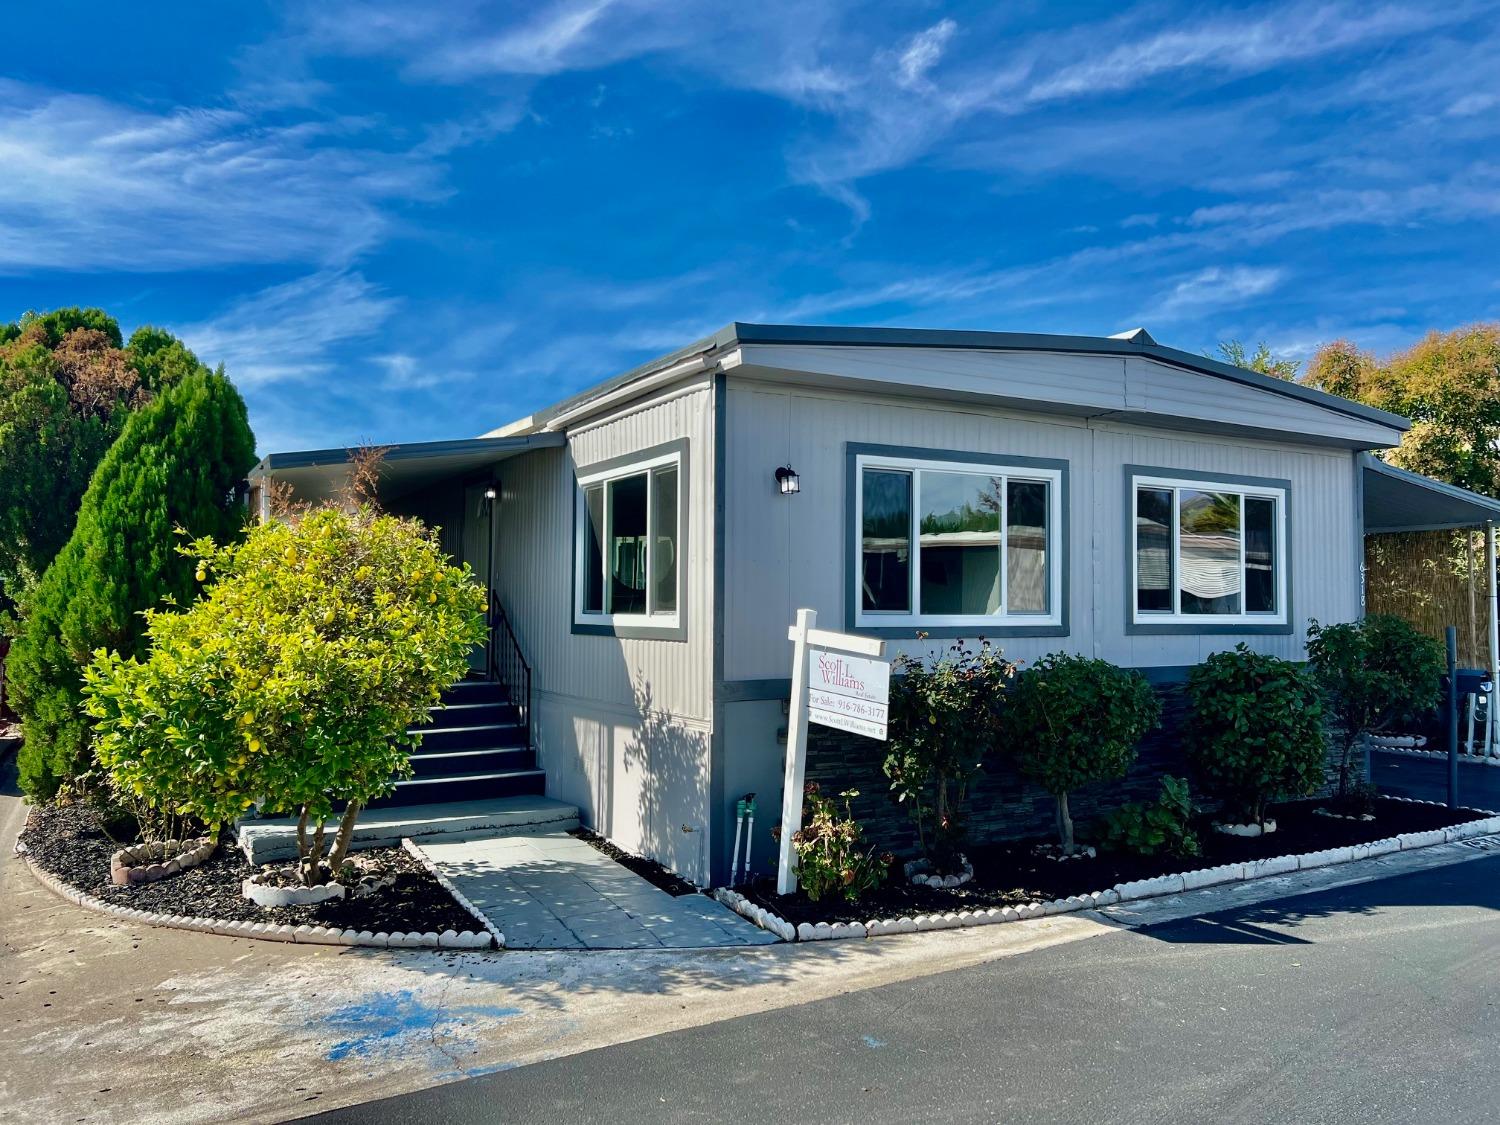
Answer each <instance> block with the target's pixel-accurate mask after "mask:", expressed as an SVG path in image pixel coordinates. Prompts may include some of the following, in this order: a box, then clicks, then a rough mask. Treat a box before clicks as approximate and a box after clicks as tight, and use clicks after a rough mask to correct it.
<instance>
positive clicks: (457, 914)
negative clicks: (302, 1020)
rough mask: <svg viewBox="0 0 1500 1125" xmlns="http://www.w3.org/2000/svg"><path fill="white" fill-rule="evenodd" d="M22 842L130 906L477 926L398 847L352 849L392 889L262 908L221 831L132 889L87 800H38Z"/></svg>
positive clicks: (414, 928) (99, 893)
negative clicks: (117, 877)
mask: <svg viewBox="0 0 1500 1125" xmlns="http://www.w3.org/2000/svg"><path fill="white" fill-rule="evenodd" d="M21 841H22V842H23V843H24V844H25V845H26V849H27V853H28V854H29V855H30V857H31V860H32V862H33V863H35V864H36V865H37V866H39V867H41V868H42V869H44V870H46V871H48V872H50V873H51V874H53V875H55V876H57V877H58V878H60V879H61V880H62V881H63V882H65V883H67V884H68V885H69V886H72V887H76V888H77V889H78V890H81V891H86V892H87V893H88V894H91V895H93V896H94V897H95V898H97V899H101V900H102V901H104V902H112V903H118V904H120V905H122V906H129V907H132V908H133V909H136V910H151V911H155V912H156V913H159V914H186V915H188V916H190V917H194V918H218V919H223V920H225V921H231V922H239V921H244V922H268V923H274V924H276V925H293V926H300V925H309V926H331V927H338V928H341V929H356V930H371V931H380V930H384V931H386V932H387V933H396V932H398V931H399V932H402V933H413V932H415V933H429V932H431V933H442V932H443V931H444V930H448V929H453V930H473V929H476V928H477V923H476V922H475V920H474V918H473V917H472V916H471V915H470V914H469V913H468V911H466V910H464V908H463V907H461V906H459V905H458V903H456V902H455V901H453V896H451V895H450V894H449V893H448V892H447V891H446V890H444V889H443V886H442V884H441V883H439V882H438V881H437V880H436V879H434V878H433V877H432V876H431V875H430V874H428V872H427V870H426V869H425V868H423V867H422V865H421V864H420V863H418V862H417V861H416V860H415V859H413V858H412V857H411V856H410V855H409V854H407V853H406V852H405V851H403V850H402V849H400V848H378V849H370V850H369V851H364V852H361V853H359V854H360V856H361V857H368V858H370V859H372V860H376V861H378V862H380V863H381V864H382V865H386V866H389V867H391V868H394V869H395V870H396V871H397V872H398V875H397V877H396V882H395V885H394V886H390V887H386V888H385V889H383V890H380V891H377V892H376V893H375V894H373V895H370V896H368V897H367V898H358V899H347V900H334V901H331V902H321V903H318V904H316V905H314V906H287V907H279V908H276V909H273V910H268V909H266V908H264V907H260V906H256V905H255V903H253V902H251V901H249V900H248V899H246V898H244V897H243V896H242V895H241V894H240V883H241V881H242V880H243V879H244V878H245V877H246V876H248V875H253V874H254V873H255V872H256V871H257V870H258V868H256V867H254V866H253V865H251V864H250V863H249V862H248V861H247V860H246V859H245V856H244V853H243V852H241V851H240V850H239V848H237V847H235V845H234V843H233V840H232V838H231V837H230V836H229V835H228V834H226V836H225V838H224V840H223V842H221V843H220V845H219V850H218V851H216V852H215V853H214V854H213V856H212V857H211V858H210V859H209V860H208V861H207V862H206V863H203V864H201V865H199V866H198V867H194V868H192V869H190V870H188V871H184V872H182V873H181V874H178V875H171V876H168V877H167V878H165V879H162V880H161V881H160V882H156V883H143V884H139V885H137V886H134V887H117V886H114V885H113V884H112V883H110V882H109V857H110V854H111V853H113V852H115V851H117V850H119V848H120V847H121V844H118V843H116V842H115V841H113V840H111V839H110V838H109V837H108V836H106V835H104V833H103V832H102V831H101V830H100V826H99V817H98V815H97V814H96V813H95V812H94V810H93V809H91V808H89V807H88V806H86V805H81V804H67V805H63V804H57V805H42V806H40V807H39V808H36V809H33V810H32V812H31V816H30V817H29V819H28V820H27V823H26V828H25V831H23V832H22V833H21Z"/></svg>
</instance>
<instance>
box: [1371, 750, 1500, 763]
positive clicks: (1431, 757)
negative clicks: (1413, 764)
mask: <svg viewBox="0 0 1500 1125" xmlns="http://www.w3.org/2000/svg"><path fill="white" fill-rule="evenodd" d="M1370 749H1371V751H1372V752H1374V753H1376V754H1396V755H1399V756H1400V757H1402V758H1425V759H1426V760H1427V761H1429V762H1446V761H1447V760H1448V753H1447V751H1445V750H1409V749H1407V748H1406V747H1404V746H1372V747H1370ZM1458 760H1459V761H1460V762H1473V763H1474V764H1475V765H1476V766H1500V758H1487V757H1484V756H1482V755H1479V754H1465V753H1463V752H1462V751H1460V752H1459V755H1458Z"/></svg>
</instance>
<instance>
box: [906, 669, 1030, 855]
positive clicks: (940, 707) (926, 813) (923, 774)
mask: <svg viewBox="0 0 1500 1125" xmlns="http://www.w3.org/2000/svg"><path fill="white" fill-rule="evenodd" d="M895 671H896V673H897V674H896V675H894V676H892V677H891V694H890V716H891V721H890V728H889V734H890V738H889V741H888V742H887V744H886V756H885V762H884V764H883V768H884V770H885V775H886V776H887V777H888V778H890V779H891V794H892V795H893V796H894V797H895V798H896V800H897V801H899V802H901V803H903V804H905V805H906V806H907V808H908V809H909V810H910V812H911V816H912V819H913V820H915V821H916V824H917V839H918V843H919V844H920V846H921V848H922V854H923V855H924V856H925V857H926V858H927V860H928V862H929V863H930V864H931V865H932V867H933V869H934V870H936V871H939V872H949V873H951V872H956V871H957V870H958V869H959V868H960V867H961V866H962V861H961V859H960V858H959V857H960V853H961V850H962V847H963V840H964V835H965V824H964V814H965V811H966V808H965V806H966V804H967V801H968V794H969V784H970V782H971V781H973V779H974V777H975V775H976V774H978V773H979V771H980V770H981V769H982V768H983V766H984V759H985V756H986V755H987V754H989V753H990V751H991V750H992V749H993V748H994V747H995V745H996V743H997V742H998V739H999V735H998V721H999V714H1000V704H1001V699H1002V697H1003V696H1004V693H1005V688H1006V685H1007V684H1008V683H1009V682H1010V679H1011V677H1012V676H1013V675H1014V674H1015V665H1014V664H1012V663H1011V662H1010V661H1008V660H1006V659H1004V658H1003V657H1002V656H1001V655H1000V652H999V650H998V649H995V648H992V647H991V645H990V643H989V642H988V641H984V642H982V643H981V644H980V646H979V648H978V649H971V648H969V647H968V646H967V645H966V644H964V643H963V642H962V641H959V642H958V643H956V644H954V645H952V646H950V647H949V648H948V649H947V650H946V651H945V652H943V653H942V654H941V655H937V656H934V657H933V658H932V660H931V661H930V662H928V661H924V660H921V659H919V658H915V657H910V656H907V655H906V654H904V653H903V654H902V655H900V656H898V657H897V658H896V662H895Z"/></svg>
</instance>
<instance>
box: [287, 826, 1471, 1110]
mask: <svg viewBox="0 0 1500 1125" xmlns="http://www.w3.org/2000/svg"><path fill="white" fill-rule="evenodd" d="M1497 911H1500V856H1495V857H1493V858H1485V859H1481V860H1476V861H1475V862H1471V863H1460V864H1455V865H1453V866H1450V867H1445V868H1441V869H1438V870H1434V871H1427V872H1422V873H1420V874H1416V875H1409V876H1402V877H1398V878H1392V879H1384V880H1379V881H1376V882H1371V883H1365V884H1361V885H1358V886H1353V887H1346V888H1342V889H1338V890H1333V891H1326V892H1319V893H1314V894H1308V895H1301V896H1298V897H1294V898H1287V899H1283V900H1280V901H1275V902H1268V903H1261V904H1259V905H1256V906H1250V907H1245V908H1242V909H1238V910H1231V911H1225V912H1223V913H1219V914H1213V915H1208V916H1206V917H1202V918H1198V919H1189V920H1185V921H1181V922H1172V923H1168V924H1164V925H1161V926H1158V927H1152V928H1147V929H1144V930H1140V931H1122V932H1119V933H1114V934H1108V935H1104V936H1101V937H1098V938H1095V939H1092V940H1090V941H1085V942H1076V943H1073V944H1070V945H1066V946H1059V947H1055V948H1051V949H1046V950H1041V951H1037V952H1033V953H1031V954H1028V955H1026V956H1024V957H1016V958H1010V959H1007V960H1003V961H995V962H991V963H988V964H983V965H978V966H975V967H971V968H968V969H964V970H961V971H958V972H950V973H943V974H939V975H936V976H931V977H927V978H924V979H920V980H913V981H907V982H902V983H897V984H891V985H887V986H883V987H879V988H873V989H869V990H866V991H862V992H857V993H850V994H847V995H843V996H838V997H834V998H832V999H828V1000H823V1001H818V1002H815V1003H809V1004H805V1005H802V1006H799V1007H794V1008H789V1009H783V1010H781V1011H776V1012H768V1013H764V1014H759V1015H752V1016H746V1017H741V1018H738V1019H732V1020H727V1021H724V1022H722V1023H717V1024H712V1025H709V1026H706V1027H701V1028H696V1029H693V1030H689V1031H683V1032H674V1033H672V1034H666V1035H659V1036H656V1037H654V1038H649V1039H642V1040H638V1041H635V1042H631V1043H624V1044H621V1045H618V1046H613V1047H606V1048H603V1049H601V1050H596V1051H590V1052H587V1053H584V1054H580V1055H574V1056H572V1057H569V1058H562V1059H557V1060H555V1061H550V1062H543V1063H538V1064H535V1065H532V1066H527V1067H522V1068H519V1069H516V1070H511V1071H506V1072H503V1073H498V1074H493V1075H487V1076H484V1077H480V1078H474V1079H470V1080H468V1081H464V1082H459V1083H454V1084H450V1085H445V1086H439V1087H435V1088H432V1089H429V1090H425V1091H421V1092H418V1093H413V1094H407V1095H404V1096H401V1097H396V1098H391V1099H388V1100H386V1101H381V1102H374V1103H369V1104H366V1105H362V1106H357V1107H354V1108H351V1109H347V1110H343V1111H338V1112H333V1113H328V1114H324V1115H322V1116H319V1117H316V1118H314V1119H313V1120H315V1121H317V1122H327V1123H333V1122H361V1123H377V1125H378V1123H381V1122H391V1123H396V1122H402V1123H405V1122H411V1121H444V1122H447V1123H451V1125H469V1123H480V1122H531V1121H537V1122H541V1121H545V1122H551V1123H561V1122H576V1121H609V1122H611V1123H612V1125H624V1123H627V1122H651V1123H653V1125H659V1123H662V1122H676V1121H820V1122H821V1121H833V1122H842V1121H851V1122H852V1121H866V1120H869V1119H871V1118H875V1119H879V1120H907V1121H1018V1122H1019V1121H1025V1122H1028V1123H1036V1122H1051V1121H1070V1122H1105V1121H1108V1122H1143V1123H1144V1122H1193V1123H1201V1122H1207V1121H1213V1122H1281V1121H1287V1122H1290V1121H1298V1122H1319V1123H1322V1122H1360V1123H1366V1122H1371V1123H1375V1122H1386V1121H1389V1122H1402V1123H1411V1122H1428V1121H1431V1122H1444V1123H1450V1125H1452V1123H1459V1122H1493V1121H1496V1120H1500V913H1497Z"/></svg>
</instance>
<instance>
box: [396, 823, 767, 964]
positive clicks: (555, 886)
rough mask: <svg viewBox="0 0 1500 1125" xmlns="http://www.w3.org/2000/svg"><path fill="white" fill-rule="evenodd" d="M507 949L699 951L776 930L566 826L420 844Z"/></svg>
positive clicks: (756, 940) (762, 939)
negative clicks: (666, 882)
mask: <svg viewBox="0 0 1500 1125" xmlns="http://www.w3.org/2000/svg"><path fill="white" fill-rule="evenodd" d="M421 850H422V852H423V853H424V854H425V855H426V856H427V857H428V858H429V859H430V860H432V861H433V863H435V864H436V865H437V867H438V869H439V870H440V871H441V872H442V873H443V874H444V875H445V876H446V877H447V878H448V879H450V880H452V882H453V885H454V886H455V887H457V888H458V890H459V891H460V892H462V893H463V895H464V896H465V897H466V898H467V899H468V900H469V901H470V902H472V903H473V904H474V905H475V906H476V907H477V908H478V909H480V910H482V911H483V912H484V915H485V917H487V918H488V919H489V920H490V921H491V922H492V923H494V925H495V928H496V929H498V930H499V931H500V932H501V933H502V934H504V935H505V945H506V948H508V949H701V948H706V947H711V946H739V945H769V944H771V943H773V942H775V941H776V938H775V936H774V935H772V934H769V933H767V932H766V931H765V930H762V929H761V928H760V927H759V926H756V925H753V924H751V923H750V922H747V921H746V920H745V919H743V918H741V917H740V916H739V915H738V914H736V913H735V912H734V911H732V910H730V909H728V908H727V907H725V906H724V905H722V904H721V903H719V902H716V901H715V900H713V899H711V898H708V897H707V896H706V895H693V894H690V895H680V896H677V897H674V896H672V895H669V894H668V893H667V892H666V891H663V890H661V889H660V888H658V887H654V886H652V885H651V884H650V883H648V882H646V880H644V879H642V878H641V877H640V876H639V875H637V874H635V872H633V871H630V870H629V869H627V868H625V867H622V866H621V865H620V864H618V863H616V862H615V861H614V860H612V859H610V858H609V857H608V856H607V855H605V854H604V853H603V852H601V851H599V849H597V848H594V847H591V846H590V845H588V844H586V843H584V841H582V840H579V839H577V838H576V837H573V836H569V835H568V834H567V833H565V832H556V833H545V834H542V835H537V836H502V837H498V838H494V839H481V840H463V841H451V842H443V843H426V844H422V845H421Z"/></svg>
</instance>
